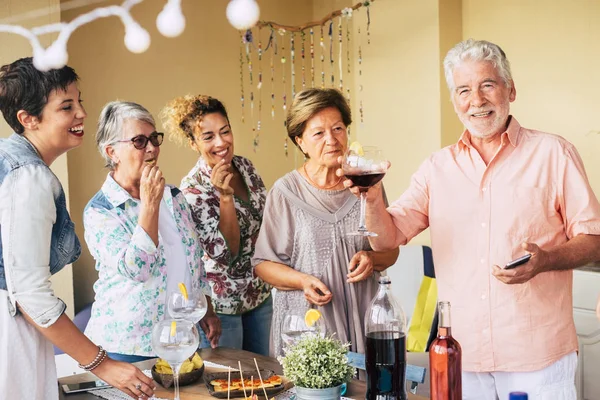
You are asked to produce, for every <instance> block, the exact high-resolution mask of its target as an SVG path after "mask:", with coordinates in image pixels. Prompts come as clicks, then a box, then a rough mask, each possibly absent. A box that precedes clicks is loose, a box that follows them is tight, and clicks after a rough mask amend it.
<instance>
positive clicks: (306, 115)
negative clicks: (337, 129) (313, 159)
mask: <svg viewBox="0 0 600 400" xmlns="http://www.w3.org/2000/svg"><path fill="white" fill-rule="evenodd" d="M329 107H334V108H337V109H338V110H339V112H340V114H342V121H343V122H344V125H346V126H350V124H351V123H352V113H351V111H350V106H349V105H348V101H346V98H345V97H344V95H343V94H342V92H340V91H339V90H337V89H319V88H312V89H306V90H303V91H301V92H300V93H298V94H297V95H296V97H294V101H293V102H292V106H291V107H290V108H289V110H288V112H287V116H286V121H285V126H286V128H287V131H288V136H289V138H290V139H291V140H292V142H293V143H294V144H295V145H296V146H298V142H296V138H298V137H300V136H302V133H304V129H305V128H306V123H307V122H308V120H309V119H311V118H312V117H314V116H315V114H317V113H318V112H320V111H323V110H324V109H326V108H329Z"/></svg>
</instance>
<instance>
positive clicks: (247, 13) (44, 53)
mask: <svg viewBox="0 0 600 400" xmlns="http://www.w3.org/2000/svg"><path fill="white" fill-rule="evenodd" d="M100 1H102V0H74V1H71V2H68V3H65V4H63V5H61V8H59V10H60V9H62V10H65V9H71V8H76V7H80V6H82V5H88V4H91V3H98V2H100ZM143 1H144V0H125V2H123V4H121V5H120V6H108V7H100V8H96V9H95V10H93V11H90V12H88V13H85V14H82V15H80V16H78V17H76V18H75V19H73V20H72V21H71V22H68V23H64V22H61V23H55V24H48V25H43V26H39V27H35V28H32V29H27V28H25V27H23V26H20V25H9V24H8V23H9V22H14V21H17V20H19V19H22V18H19V17H10V18H5V19H4V20H0V22H2V23H3V24H0V33H2V32H6V33H13V34H16V35H20V36H23V37H24V38H26V39H27V40H29V43H30V44H31V48H32V51H33V64H34V65H35V67H36V68H37V69H39V70H41V71H48V70H50V69H53V68H61V67H63V66H65V65H66V64H67V62H68V60H69V54H68V53H67V42H68V41H69V38H70V37H71V34H72V33H73V32H74V31H75V30H76V29H77V28H79V27H80V26H82V25H85V24H87V23H89V22H92V21H94V20H96V19H99V18H106V17H111V16H116V17H119V18H120V19H121V22H122V23H123V26H124V27H125V37H124V39H123V40H124V43H125V47H126V48H127V49H128V50H129V51H131V52H132V53H143V52H144V51H146V50H148V47H150V34H149V33H148V31H147V30H145V29H144V28H143V27H142V26H141V25H140V24H138V23H137V22H136V21H135V20H134V19H133V17H132V16H131V13H130V12H129V11H130V10H131V8H132V7H133V6H135V5H137V4H139V3H141V2H143ZM54 11H56V7H48V8H46V9H42V10H36V11H32V12H30V13H28V14H27V17H26V18H32V17H33V16H39V15H44V13H49V12H54ZM259 16H260V9H259V7H258V4H257V3H256V1H255V0H231V1H230V2H229V4H228V5H227V19H228V20H229V22H230V23H231V25H233V26H234V27H235V28H236V29H248V28H251V27H252V26H254V25H255V24H256V22H258V18H259ZM156 27H157V28H158V31H159V32H160V33H161V34H162V35H163V36H166V37H176V36H179V35H181V33H182V32H183V31H184V29H185V17H184V15H183V12H182V11H181V0H167V3H166V4H165V6H164V7H163V9H162V11H161V12H160V13H159V14H158V16H157V18H156ZM56 32H58V37H57V38H56V40H55V41H54V42H53V43H52V44H51V45H50V46H48V47H47V48H45V49H44V47H43V46H42V45H41V44H40V40H39V36H42V35H46V34H49V33H56Z"/></svg>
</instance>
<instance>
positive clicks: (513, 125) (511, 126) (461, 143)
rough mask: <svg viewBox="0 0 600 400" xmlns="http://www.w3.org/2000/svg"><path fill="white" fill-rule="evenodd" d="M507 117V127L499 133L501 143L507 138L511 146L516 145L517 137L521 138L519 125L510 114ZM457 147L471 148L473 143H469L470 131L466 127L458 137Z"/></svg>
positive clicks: (517, 142)
mask: <svg viewBox="0 0 600 400" xmlns="http://www.w3.org/2000/svg"><path fill="white" fill-rule="evenodd" d="M508 118H509V123H508V128H506V130H505V131H504V132H502V134H501V143H502V144H504V143H506V141H507V140H508V143H510V144H511V145H512V146H513V147H517V145H518V144H519V139H520V138H521V125H520V124H519V122H518V121H517V119H516V118H513V116H512V115H509V116H508ZM458 147H459V148H460V149H463V150H466V149H468V148H473V144H472V143H471V133H470V132H469V130H468V129H465V130H464V132H463V133H462V135H460V139H458Z"/></svg>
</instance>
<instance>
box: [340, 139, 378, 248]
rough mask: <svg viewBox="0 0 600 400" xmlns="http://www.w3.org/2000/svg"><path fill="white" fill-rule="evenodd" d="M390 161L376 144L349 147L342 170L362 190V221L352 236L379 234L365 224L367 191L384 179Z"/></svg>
mask: <svg viewBox="0 0 600 400" xmlns="http://www.w3.org/2000/svg"><path fill="white" fill-rule="evenodd" d="M388 167H389V162H388V161H387V160H386V159H385V158H384V156H383V152H382V151H381V150H380V149H379V148H377V147H375V146H365V147H362V148H360V149H358V150H357V149H355V148H349V149H348V150H347V151H346V154H345V156H344V161H343V162H342V171H343V172H344V176H345V177H346V178H347V179H350V180H351V181H352V183H353V184H354V185H355V186H358V189H359V191H360V221H359V224H358V230H357V231H356V232H351V233H349V234H348V235H351V236H377V234H376V233H374V232H369V231H368V230H367V226H366V224H365V208H366V204H367V191H368V190H369V188H370V187H371V186H373V185H375V184H376V183H377V182H379V181H380V180H382V179H383V177H384V175H385V173H386V172H387V169H388Z"/></svg>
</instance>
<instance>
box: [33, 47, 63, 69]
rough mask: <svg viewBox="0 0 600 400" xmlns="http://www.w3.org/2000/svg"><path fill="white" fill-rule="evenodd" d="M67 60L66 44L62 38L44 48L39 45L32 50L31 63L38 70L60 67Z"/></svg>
mask: <svg viewBox="0 0 600 400" xmlns="http://www.w3.org/2000/svg"><path fill="white" fill-rule="evenodd" d="M68 60H69V54H68V53H67V44H66V42H65V41H62V40H60V41H59V40H57V41H56V42H54V43H52V44H51V45H50V46H49V47H48V48H47V49H46V50H44V49H43V48H41V47H40V48H37V49H36V50H34V52H33V65H34V67H36V68H37V69H38V70H40V71H49V70H51V69H60V68H62V67H64V66H65V65H67V61H68Z"/></svg>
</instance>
